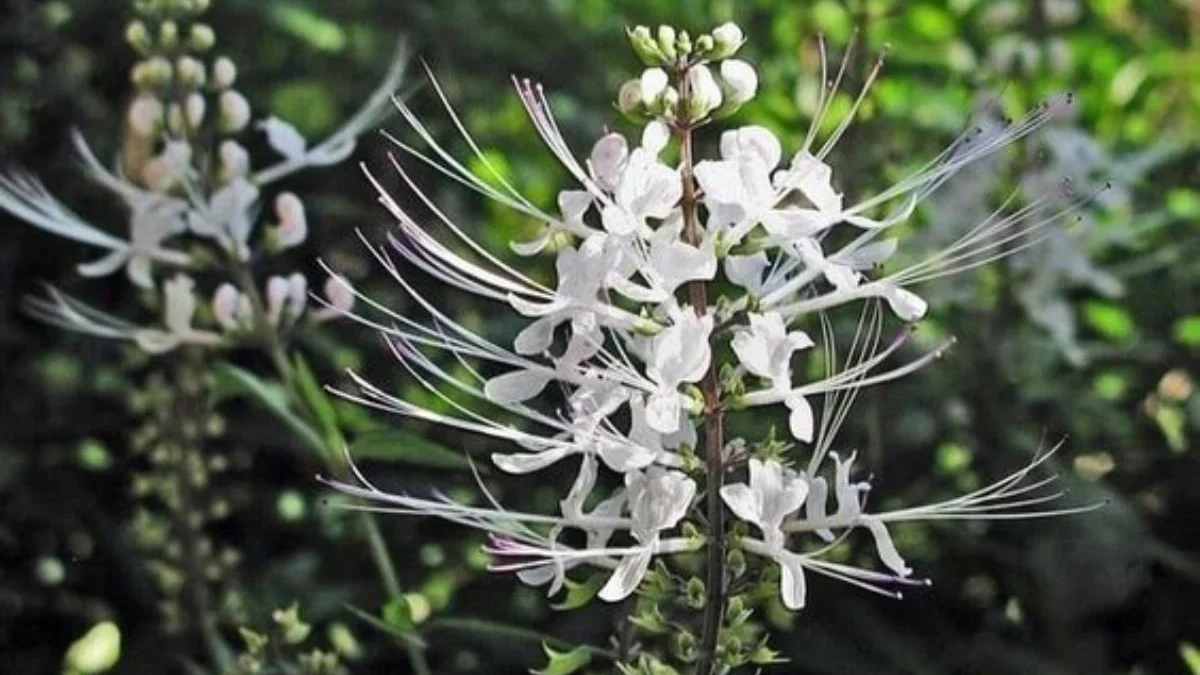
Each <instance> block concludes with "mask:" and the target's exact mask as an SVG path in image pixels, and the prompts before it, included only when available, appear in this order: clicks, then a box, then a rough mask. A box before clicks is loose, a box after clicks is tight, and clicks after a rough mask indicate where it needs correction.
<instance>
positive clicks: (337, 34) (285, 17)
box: [270, 3, 346, 52]
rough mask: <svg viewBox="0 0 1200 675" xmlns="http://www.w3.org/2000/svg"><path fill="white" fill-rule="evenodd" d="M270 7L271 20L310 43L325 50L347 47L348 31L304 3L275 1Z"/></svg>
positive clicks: (337, 50) (338, 49) (331, 50)
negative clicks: (303, 4)
mask: <svg viewBox="0 0 1200 675" xmlns="http://www.w3.org/2000/svg"><path fill="white" fill-rule="evenodd" d="M270 7H271V10H270V12H271V13H270V16H271V21H272V22H273V23H274V24H275V25H276V26H279V27H280V28H282V29H283V30H285V31H287V32H288V33H291V34H292V35H294V36H296V37H298V38H300V39H301V40H304V41H305V42H307V43H308V44H309V45H311V46H313V47H315V48H317V49H319V50H321V51H325V52H340V51H342V50H343V49H345V48H346V32H345V31H344V30H342V27H341V26H340V25H339V24H338V23H337V22H335V21H332V20H330V19H327V18H325V17H323V16H321V15H320V14H317V13H316V12H314V11H312V10H311V9H309V8H307V7H304V6H302V5H297V4H293V3H284V4H281V3H275V4H272V5H271V6H270Z"/></svg>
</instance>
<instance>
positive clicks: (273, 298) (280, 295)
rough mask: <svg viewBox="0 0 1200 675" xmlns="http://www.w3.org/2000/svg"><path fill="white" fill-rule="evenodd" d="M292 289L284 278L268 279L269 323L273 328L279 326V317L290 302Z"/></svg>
mask: <svg viewBox="0 0 1200 675" xmlns="http://www.w3.org/2000/svg"><path fill="white" fill-rule="evenodd" d="M290 290H291V287H290V286H289V285H288V280H287V279H285V278H283V277H271V278H270V279H267V321H269V322H270V323H271V325H272V326H278V325H279V317H280V315H281V314H282V313H283V305H284V303H285V302H287V300H288V291H290Z"/></svg>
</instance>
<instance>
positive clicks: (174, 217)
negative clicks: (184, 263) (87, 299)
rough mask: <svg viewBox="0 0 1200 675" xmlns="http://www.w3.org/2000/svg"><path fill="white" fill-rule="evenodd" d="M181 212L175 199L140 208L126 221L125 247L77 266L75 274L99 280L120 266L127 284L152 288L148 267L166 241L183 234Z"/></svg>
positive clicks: (157, 201) (179, 203) (180, 206)
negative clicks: (125, 274) (125, 276)
mask: <svg viewBox="0 0 1200 675" xmlns="http://www.w3.org/2000/svg"><path fill="white" fill-rule="evenodd" d="M185 209H186V207H185V206H184V204H183V203H182V202H180V201H178V200H175V199H158V200H153V201H148V202H146V203H144V204H142V205H141V206H140V208H138V209H137V210H135V211H134V212H133V213H131V214H130V217H129V247H128V248H125V249H119V250H114V251H113V252H112V253H109V254H108V255H106V256H104V257H103V258H101V259H99V260H96V261H93V262H90V263H84V264H82V265H79V267H78V269H79V273H80V274H81V275H83V276H85V277H99V276H105V275H108V274H112V273H113V272H115V271H117V270H118V269H120V268H121V267H122V266H124V267H125V271H126V273H127V274H128V276H129V279H130V281H132V282H133V283H135V284H137V285H138V286H140V287H142V288H153V287H154V279H153V277H152V275H151V267H152V261H153V260H154V258H155V256H154V252H156V251H161V250H162V243H163V241H165V240H166V239H167V238H169V237H171V236H174V235H176V234H179V233H180V232H183V231H184V229H185V225H184V220H183V213H184V210H185ZM185 260H186V259H185Z"/></svg>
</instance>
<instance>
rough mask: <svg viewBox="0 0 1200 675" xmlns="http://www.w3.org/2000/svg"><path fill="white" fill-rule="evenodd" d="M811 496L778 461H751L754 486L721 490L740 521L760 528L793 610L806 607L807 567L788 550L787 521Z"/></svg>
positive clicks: (737, 485)
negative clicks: (777, 563) (805, 573)
mask: <svg viewBox="0 0 1200 675" xmlns="http://www.w3.org/2000/svg"><path fill="white" fill-rule="evenodd" d="M807 496H808V483H807V482H806V481H805V480H804V478H803V477H802V476H800V475H798V474H796V472H794V471H792V470H790V469H785V468H784V467H783V465H781V464H780V463H779V462H776V461H774V460H772V461H768V462H763V461H760V460H758V459H753V458H752V459H751V460H750V483H749V484H746V483H733V484H730V485H725V486H724V487H722V488H721V499H722V500H723V501H724V502H725V504H726V505H727V506H728V507H729V510H730V511H733V514H734V515H735V516H737V517H738V518H741V519H742V520H744V521H746V522H748V523H750V524H752V525H754V526H756V527H757V528H758V529H759V530H760V531H761V532H762V535H763V542H764V544H765V548H766V553H767V554H768V555H769V556H770V557H773V558H775V560H776V561H778V562H779V566H780V571H781V578H780V593H781V595H782V596H783V604H784V606H785V607H787V608H788V609H791V610H797V609H801V608H803V607H804V601H805V583H804V568H803V567H802V565H801V563H800V561H799V559H798V556H795V555H793V554H791V553H790V552H789V551H787V550H786V549H785V544H786V536H785V535H784V533H783V530H782V526H783V521H784V520H785V519H787V518H788V517H789V516H791V515H792V514H794V513H796V512H797V511H799V510H800V507H801V506H803V505H804V502H805V499H806V497H807Z"/></svg>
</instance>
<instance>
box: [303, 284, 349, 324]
mask: <svg viewBox="0 0 1200 675" xmlns="http://www.w3.org/2000/svg"><path fill="white" fill-rule="evenodd" d="M323 290H324V291H325V298H324V304H325V307H323V308H321V309H319V310H317V311H315V312H313V313H312V317H313V319H314V320H316V321H330V320H332V319H340V318H342V317H343V316H346V315H347V314H349V313H350V311H351V310H352V309H354V298H355V297H356V296H355V293H354V286H353V284H351V283H350V281H349V280H348V279H346V278H345V277H342V276H330V277H329V278H328V279H326V280H325V285H324V287H323Z"/></svg>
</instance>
